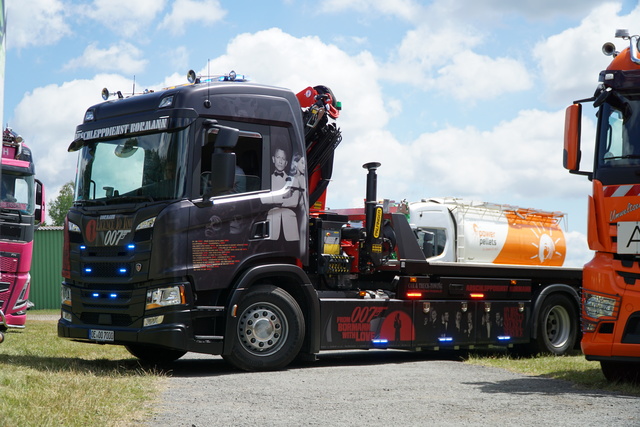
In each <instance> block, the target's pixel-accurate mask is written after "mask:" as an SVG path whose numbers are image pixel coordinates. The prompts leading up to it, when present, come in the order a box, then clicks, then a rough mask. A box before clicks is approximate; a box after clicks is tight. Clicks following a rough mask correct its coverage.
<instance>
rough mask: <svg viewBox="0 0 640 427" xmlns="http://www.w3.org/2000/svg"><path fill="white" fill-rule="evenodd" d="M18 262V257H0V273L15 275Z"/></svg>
mask: <svg viewBox="0 0 640 427" xmlns="http://www.w3.org/2000/svg"><path fill="white" fill-rule="evenodd" d="M19 260H20V259H19V257H18V256H15V257H12V256H0V271H3V272H5V273H15V272H16V271H18V264H19Z"/></svg>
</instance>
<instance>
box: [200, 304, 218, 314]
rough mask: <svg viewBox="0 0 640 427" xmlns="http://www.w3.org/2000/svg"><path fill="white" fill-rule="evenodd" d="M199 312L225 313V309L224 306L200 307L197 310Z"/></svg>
mask: <svg viewBox="0 0 640 427" xmlns="http://www.w3.org/2000/svg"><path fill="white" fill-rule="evenodd" d="M195 309H196V310H197V311H213V312H216V313H224V311H225V308H224V306H222V305H200V306H197V307H196V308H195Z"/></svg>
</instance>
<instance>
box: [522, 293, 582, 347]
mask: <svg viewBox="0 0 640 427" xmlns="http://www.w3.org/2000/svg"><path fill="white" fill-rule="evenodd" d="M539 313H540V315H539V316H538V324H537V331H536V332H537V334H536V336H537V338H536V339H535V340H534V341H533V342H532V344H533V349H534V350H535V351H536V353H550V354H554V355H557V356H562V355H565V354H567V353H568V352H570V351H571V350H572V349H573V348H574V346H575V343H576V339H577V337H578V310H577V308H576V305H575V304H574V303H573V301H572V300H571V299H570V297H569V296H568V295H564V294H551V295H549V296H547V297H546V298H545V299H544V301H543V302H542V305H541V306H540V312H539Z"/></svg>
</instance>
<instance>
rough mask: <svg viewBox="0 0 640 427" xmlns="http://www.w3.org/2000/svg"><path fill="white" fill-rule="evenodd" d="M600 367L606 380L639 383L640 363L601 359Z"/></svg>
mask: <svg viewBox="0 0 640 427" xmlns="http://www.w3.org/2000/svg"><path fill="white" fill-rule="evenodd" d="M600 368H601V369H602V373H603V374H604V377H605V378H606V379H607V381H611V382H626V383H631V384H640V363H633V362H617V361H611V360H601V361H600Z"/></svg>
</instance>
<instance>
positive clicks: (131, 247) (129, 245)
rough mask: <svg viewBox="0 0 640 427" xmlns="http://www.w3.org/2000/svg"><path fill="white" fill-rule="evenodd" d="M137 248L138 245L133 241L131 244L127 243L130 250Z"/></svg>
mask: <svg viewBox="0 0 640 427" xmlns="http://www.w3.org/2000/svg"><path fill="white" fill-rule="evenodd" d="M135 248H136V245H135V244H133V243H129V244H128V245H127V249H129V250H134V249H135Z"/></svg>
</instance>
